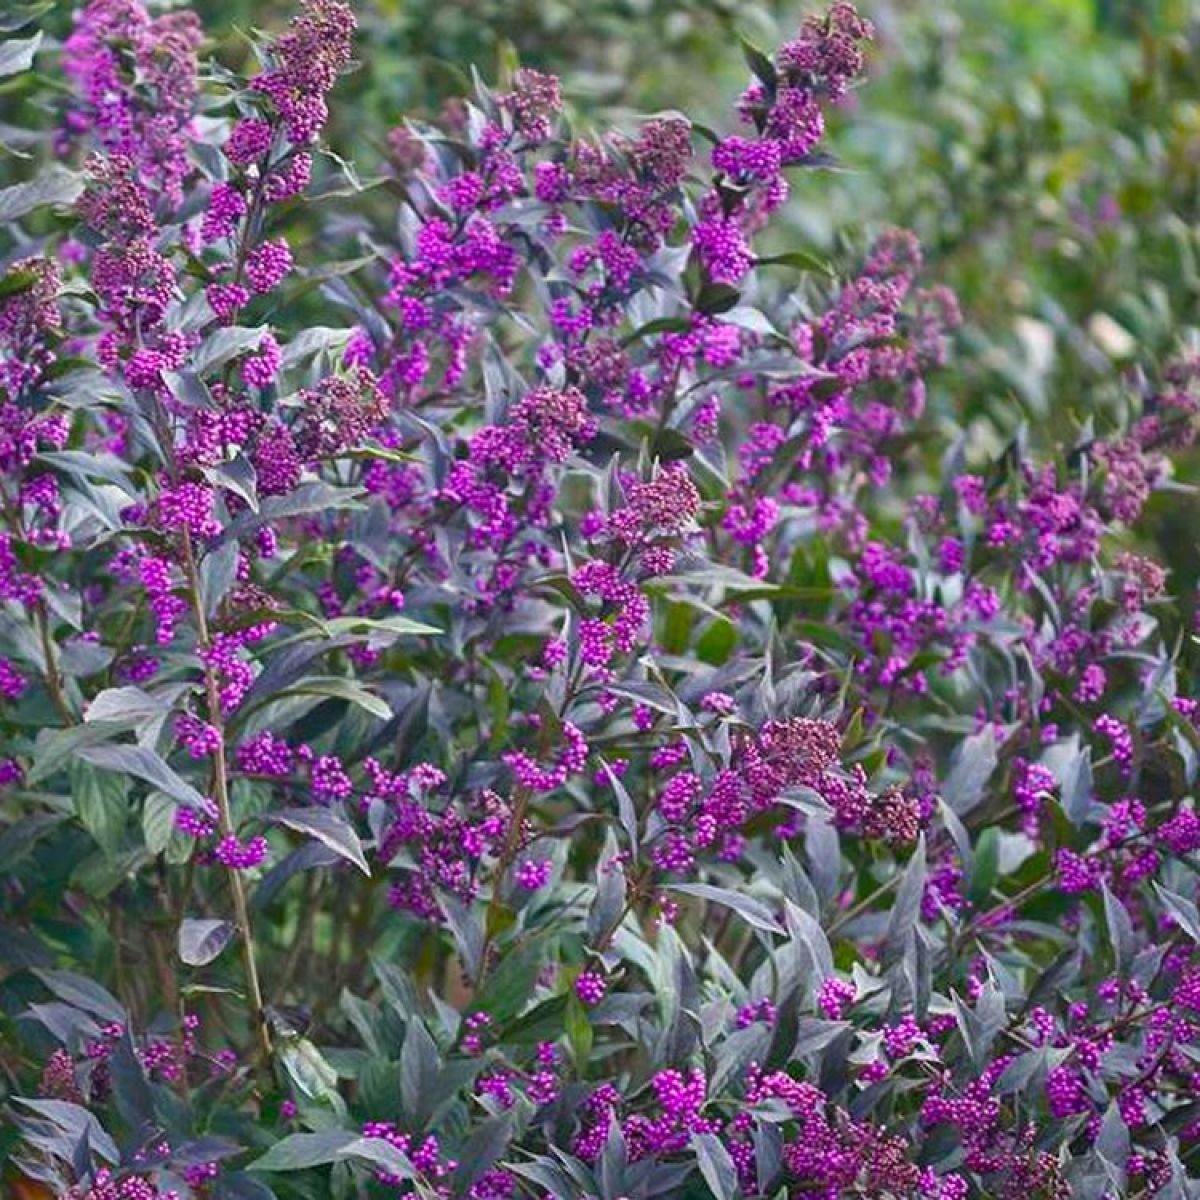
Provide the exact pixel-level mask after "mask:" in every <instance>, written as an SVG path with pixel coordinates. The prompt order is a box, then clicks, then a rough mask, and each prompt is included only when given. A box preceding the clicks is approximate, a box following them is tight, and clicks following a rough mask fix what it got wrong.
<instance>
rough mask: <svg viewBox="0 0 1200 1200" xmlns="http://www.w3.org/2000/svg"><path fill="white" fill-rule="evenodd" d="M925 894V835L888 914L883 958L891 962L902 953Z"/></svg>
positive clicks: (908, 866) (910, 861)
mask: <svg viewBox="0 0 1200 1200" xmlns="http://www.w3.org/2000/svg"><path fill="white" fill-rule="evenodd" d="M924 893H925V835H924V834H922V835H921V838H920V840H919V841H918V842H917V848H916V849H915V850H914V851H913V855H912V858H910V859H909V861H908V865H907V866H906V867H905V868H904V874H903V875H902V876H901V877H900V886H899V887H898V888H897V889H896V898H895V900H893V902H892V911H891V912H890V913H889V914H888V923H887V930H886V931H885V933H884V938H883V944H884V951H885V957H886V959H887V961H889V962H891V961H893V960H894V959H895V958H896V957H898V956H899V955H900V954H901V953H902V952H903V950H904V946H905V943H906V942H907V941H908V936H909V934H910V933H911V932H912V930H913V926H915V925H916V923H917V917H918V916H919V915H920V913H921V897H922V896H923V895H924Z"/></svg>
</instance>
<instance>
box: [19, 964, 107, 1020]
mask: <svg viewBox="0 0 1200 1200" xmlns="http://www.w3.org/2000/svg"><path fill="white" fill-rule="evenodd" d="M34 974H35V975H36V976H37V977H38V978H39V979H40V980H41V981H42V982H43V983H44V984H45V985H46V986H47V987H48V988H49V989H50V990H51V991H52V992H53V993H54V994H55V995H56V996H57V997H58V998H59V999H60V1000H65V1001H66V1002H67V1003H68V1004H73V1005H74V1006H75V1007H76V1008H82V1009H83V1010H84V1011H85V1012H89V1013H91V1014H92V1015H93V1016H96V1017H99V1018H100V1019H101V1020H102V1021H113V1022H117V1023H119V1024H124V1022H125V1021H126V1020H127V1019H128V1018H127V1017H126V1014H125V1009H124V1008H122V1007H121V1005H120V1004H119V1003H118V1002H117V999H116V997H115V996H113V995H112V994H111V993H110V992H108V991H106V990H105V989H104V988H102V987H101V986H100V985H99V984H98V983H94V982H93V981H92V980H90V979H88V978H87V977H86V976H84V975H76V974H75V973H74V972H72V971H34Z"/></svg>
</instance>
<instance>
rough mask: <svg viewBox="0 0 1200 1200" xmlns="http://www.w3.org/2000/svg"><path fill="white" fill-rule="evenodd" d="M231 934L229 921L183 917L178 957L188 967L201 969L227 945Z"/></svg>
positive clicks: (231, 926)
mask: <svg viewBox="0 0 1200 1200" xmlns="http://www.w3.org/2000/svg"><path fill="white" fill-rule="evenodd" d="M233 934H234V928H233V925H232V924H231V923H230V922H229V921H216V920H211V919H208V918H201V917H185V918H184V919H183V921H181V922H180V925H179V957H180V958H181V959H183V961H184V962H185V963H187V964H188V966H189V967H202V966H204V965H205V964H206V963H210V962H212V961H213V959H214V958H216V957H217V955H218V954H220V953H221V951H222V950H224V949H225V947H226V946H228V945H229V942H230V939H231V938H232V937H233Z"/></svg>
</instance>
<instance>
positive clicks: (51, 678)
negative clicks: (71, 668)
mask: <svg viewBox="0 0 1200 1200" xmlns="http://www.w3.org/2000/svg"><path fill="white" fill-rule="evenodd" d="M33 611H34V620H35V621H36V622H37V629H38V636H39V637H40V638H41V643H42V657H43V659H45V670H44V671H43V675H44V677H45V680H46V690H47V691H48V692H49V693H50V701H51V703H52V704H53V705H54V711H55V712H57V713H58V715H59V717H60V718H61V719H62V723H63V724H64V725H74V724H75V716H74V714H73V713H72V712H71V706H70V705H69V704H68V703H67V698H66V696H65V695H64V693H63V689H62V676H61V675H60V674H59V671H58V660H57V658H56V656H55V653H54V642H53V640H52V639H51V637H50V620H49V618H48V616H47V615H46V605H45V603H44V601H41V600H39V601H38V602H37V604H36V606H35V607H34V610H33Z"/></svg>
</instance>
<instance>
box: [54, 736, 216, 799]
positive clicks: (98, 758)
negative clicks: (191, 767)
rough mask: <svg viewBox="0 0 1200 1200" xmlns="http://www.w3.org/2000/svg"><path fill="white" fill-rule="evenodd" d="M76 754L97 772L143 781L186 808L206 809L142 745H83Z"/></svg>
mask: <svg viewBox="0 0 1200 1200" xmlns="http://www.w3.org/2000/svg"><path fill="white" fill-rule="evenodd" d="M76 753H77V754H78V755H79V757H80V758H82V759H83V761H84V762H89V763H91V764H92V766H94V767H100V768H101V770H104V771H117V772H119V773H121V774H123V775H132V776H134V778H136V779H141V780H144V781H145V782H146V783H148V784H150V785H151V786H152V787H154V788H156V789H157V790H158V791H160V792H162V793H164V794H165V795H167V796H170V797H171V799H172V800H178V801H179V803H180V804H186V805H187V806H188V807H189V808H199V809H207V808H208V803H207V801H206V800H205V799H204V797H203V796H202V795H201V794H200V793H199V792H198V791H196V789H195V788H194V787H192V785H191V784H190V783H187V782H186V781H185V780H183V779H182V778H180V776H178V775H177V774H176V773H175V772H174V771H173V770H172V769H171V768H170V767H169V766H168V765H167V763H166V761H165V760H164V759H163V758H162V756H161V755H159V754H156V753H155V752H154V751H153V750H150V749H147V748H146V747H144V746H85V747H83V748H82V749H80V750H77V751H76Z"/></svg>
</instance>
